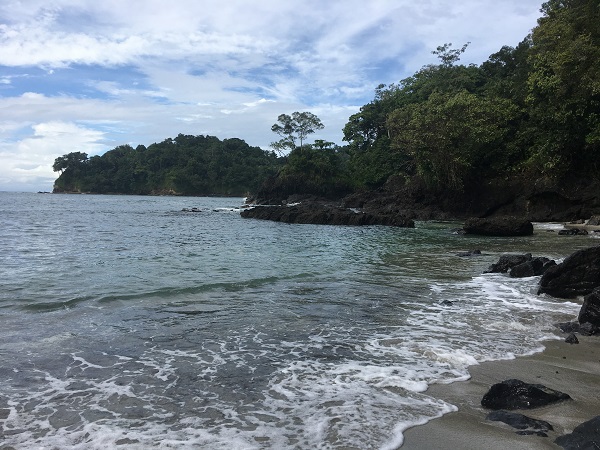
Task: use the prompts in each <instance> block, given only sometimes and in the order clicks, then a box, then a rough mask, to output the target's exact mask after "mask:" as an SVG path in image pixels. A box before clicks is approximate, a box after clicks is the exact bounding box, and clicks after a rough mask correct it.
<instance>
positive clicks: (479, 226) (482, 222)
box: [464, 216, 533, 236]
mask: <svg viewBox="0 0 600 450" xmlns="http://www.w3.org/2000/svg"><path fill="white" fill-rule="evenodd" d="M464 230H465V232H466V233H467V234H478V235H483V236H530V235H532V234H533V224H532V223H531V222H530V221H528V220H523V219H520V218H517V217H512V216H502V217H487V218H483V219H481V218H473V219H468V220H467V221H466V222H465V225H464Z"/></svg>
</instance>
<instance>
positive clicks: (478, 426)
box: [402, 335, 600, 450]
mask: <svg viewBox="0 0 600 450" xmlns="http://www.w3.org/2000/svg"><path fill="white" fill-rule="evenodd" d="M564 336H565V337H566V335H564ZM577 337H578V339H579V342H580V343H579V344H573V345H571V344H567V343H565V342H564V341H562V340H556V341H548V342H545V343H544V345H545V347H546V350H545V351H544V352H542V353H537V354H535V355H533V356H525V357H520V358H517V359H514V360H510V361H493V362H486V363H482V364H480V365H477V366H471V367H470V368H469V372H470V373H471V379H470V380H469V381H465V382H457V383H452V384H449V385H433V386H431V387H430V388H429V390H428V392H429V393H431V395H432V396H433V397H435V398H441V399H443V400H445V401H447V402H449V403H451V404H453V405H456V406H457V407H458V412H455V413H450V414H447V415H445V416H443V417H442V418H441V419H435V420H432V421H431V422H429V423H427V424H426V425H423V426H418V427H414V428H411V429H409V430H407V431H406V432H405V434H404V445H403V446H402V450H425V449H428V450H436V449H440V450H443V449H456V450H458V449H460V450H470V449H472V450H482V449H484V450H506V449H527V450H531V449H553V448H554V449H559V448H560V447H559V446H558V445H556V444H554V440H555V439H556V438H557V437H558V436H561V435H563V434H567V433H570V432H571V431H572V430H573V428H575V427H576V426H577V425H579V424H581V423H582V422H585V421H587V420H589V419H591V418H593V417H595V416H597V415H600V337H598V336H595V337H594V336H592V337H586V336H579V335H577ZM510 378H518V379H520V380H522V381H525V382H527V383H539V384H544V385H546V386H547V387H549V388H552V389H556V390H559V391H562V392H565V393H567V394H569V395H570V396H571V397H572V399H573V400H570V401H566V402H562V403H558V404H554V405H550V406H545V407H543V408H537V409H530V410H516V411H514V412H517V413H521V414H524V415H526V416H529V417H532V418H534V419H542V420H545V421H547V422H549V423H550V424H552V426H553V427H554V431H550V432H549V433H548V437H540V436H535V435H529V436H520V435H517V434H516V433H515V431H517V430H515V429H513V428H511V427H509V426H508V425H505V424H503V423H501V422H491V421H487V420H486V419H485V418H486V416H487V414H488V413H489V412H490V411H489V410H486V409H484V408H483V407H482V406H481V403H480V402H481V398H482V397H483V395H484V394H485V393H486V392H487V391H488V389H489V388H490V386H492V385H493V384H495V383H498V382H500V381H503V380H507V379H510Z"/></svg>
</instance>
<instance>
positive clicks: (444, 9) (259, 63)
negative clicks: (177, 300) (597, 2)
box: [0, 0, 542, 192]
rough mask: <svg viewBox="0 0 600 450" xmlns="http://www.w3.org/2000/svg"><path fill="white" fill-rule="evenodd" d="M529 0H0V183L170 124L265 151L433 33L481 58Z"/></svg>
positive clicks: (340, 123) (405, 66)
mask: <svg viewBox="0 0 600 450" xmlns="http://www.w3.org/2000/svg"><path fill="white" fill-rule="evenodd" d="M541 4H542V1H541V0H502V1H498V0H461V1H460V2H457V1H455V0H417V1H415V0H220V1H214V0H170V1H165V0H129V1H126V2H125V1H122V0H102V1H98V0H20V1H17V0H2V1H1V2H0V191H29V192H36V191H51V190H52V186H53V183H54V180H55V179H56V177H57V175H58V174H57V173H54V172H53V171H52V164H53V162H54V160H55V158H57V157H59V156H62V155H65V154H67V153H70V152H77V151H79V152H85V153H87V154H88V155H89V156H92V155H98V154H102V153H104V152H106V151H107V150H111V149H113V148H115V147H116V146H118V145H122V144H129V145H131V146H133V147H134V148H135V147H136V146H137V145H139V144H143V145H146V146H148V145H150V144H152V143H154V142H161V141H163V140H165V139H167V138H170V137H176V136H177V135H178V134H179V133H183V134H189V135H211V136H217V137H218V138H219V139H226V138H233V137H236V138H241V139H244V140H245V141H246V142H247V143H248V144H250V145H252V146H259V147H261V148H263V149H265V150H267V149H269V148H270V143H271V142H273V141H276V140H278V136H276V135H274V134H273V133H272V132H271V126H272V125H273V124H274V123H276V121H277V116H279V115H280V114H283V113H285V114H291V113H292V112H294V111H310V112H312V113H314V114H316V115H317V116H318V117H319V118H320V119H321V121H322V122H323V124H324V125H325V128H324V129H323V130H321V131H319V132H318V133H315V134H314V135H312V137H313V138H314V139H324V140H327V141H331V142H335V143H336V144H340V145H342V144H343V143H344V142H343V141H342V138H343V133H342V129H343V127H344V125H345V124H346V122H347V121H348V118H349V117H350V116H351V115H352V114H354V113H356V112H358V111H359V109H360V107H361V106H362V105H364V104H366V103H368V102H370V101H371V100H372V99H373V96H374V90H375V88H376V87H377V86H378V85H379V84H381V83H384V84H391V83H396V82H398V81H400V80H402V79H403V78H406V77H408V76H410V75H412V74H414V73H415V72H416V71H417V70H419V69H420V68H421V67H423V66H424V65H427V64H435V63H437V59H436V56H435V55H433V54H432V53H431V51H432V50H435V49H436V47H438V46H439V45H443V44H445V43H452V44H454V45H453V46H454V47H455V48H460V47H461V46H462V45H464V44H465V43H467V42H470V45H469V47H468V48H467V51H466V52H465V53H464V54H463V57H462V59H461V61H460V63H462V64H481V63H482V62H484V61H485V60H487V59H488V57H489V56H490V55H491V54H492V53H495V52H497V51H498V50H499V49H500V48H501V47H502V46H504V45H510V46H516V45H517V44H518V43H519V42H520V41H522V40H523V39H524V38H525V37H526V36H527V34H528V33H529V32H530V31H531V29H532V28H533V27H535V26H536V23H537V19H538V18H539V17H540V12H539V10H540V7H541Z"/></svg>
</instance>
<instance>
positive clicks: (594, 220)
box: [586, 216, 600, 227]
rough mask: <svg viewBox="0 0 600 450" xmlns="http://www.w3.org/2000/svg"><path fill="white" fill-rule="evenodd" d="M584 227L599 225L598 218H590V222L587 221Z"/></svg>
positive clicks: (599, 220) (599, 219) (599, 218)
mask: <svg viewBox="0 0 600 450" xmlns="http://www.w3.org/2000/svg"><path fill="white" fill-rule="evenodd" d="M586 225H592V226H595V227H597V226H599V225H600V216H592V217H590V220H588V221H587V224H586Z"/></svg>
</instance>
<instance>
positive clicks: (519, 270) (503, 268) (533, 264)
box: [484, 253, 556, 278]
mask: <svg viewBox="0 0 600 450" xmlns="http://www.w3.org/2000/svg"><path fill="white" fill-rule="evenodd" d="M555 265H556V263H555V262H554V261H553V260H551V259H548V258H546V257H543V256H538V257H535V258H534V257H532V256H531V253H526V254H524V255H502V256H501V257H500V259H499V260H498V262H497V263H495V264H492V265H491V266H490V267H489V268H488V270H486V271H485V272H484V273H506V272H509V271H510V272H509V273H510V276H511V277H513V278H524V277H533V276H537V275H542V274H543V273H544V272H546V270H548V269H549V268H550V267H552V266H555Z"/></svg>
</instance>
